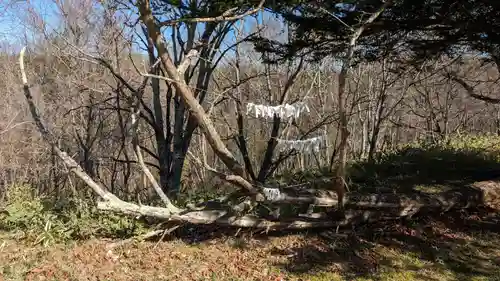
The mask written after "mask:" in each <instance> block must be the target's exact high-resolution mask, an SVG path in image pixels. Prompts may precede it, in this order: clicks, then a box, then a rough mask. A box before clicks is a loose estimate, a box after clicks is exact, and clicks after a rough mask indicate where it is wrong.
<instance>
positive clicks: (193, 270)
mask: <svg viewBox="0 0 500 281" xmlns="http://www.w3.org/2000/svg"><path fill="white" fill-rule="evenodd" d="M493 216H495V217H496V218H495V219H494V220H496V219H498V217H497V215H493ZM492 219H493V218H492V214H489V213H487V212H486V211H479V212H478V211H476V212H474V213H467V214H466V213H464V212H463V211H462V212H459V213H454V214H447V215H446V217H442V218H438V219H436V218H433V219H432V220H431V219H430V218H420V219H418V220H417V221H412V222H411V223H410V222H408V223H404V222H397V223H392V224H387V223H385V224H383V225H381V224H379V225H365V226H362V227H360V228H359V229H357V228H354V232H352V231H349V233H350V234H348V235H343V236H342V235H337V234H335V231H329V232H315V233H312V232H309V233H288V234H286V235H283V234H281V235H273V234H268V235H260V234H254V235H251V234H250V233H248V232H240V233H239V234H238V236H235V235H234V234H235V231H233V230H232V231H231V232H229V231H227V230H226V231H223V230H219V231H217V230H215V231H214V229H205V230H206V231H205V234H203V229H201V230H200V229H197V230H196V231H194V232H190V229H189V227H185V228H184V229H183V230H180V232H181V233H177V235H176V236H177V238H176V237H170V238H168V239H166V240H164V241H161V242H158V239H159V238H154V239H151V240H149V241H142V242H138V241H135V242H130V243H127V244H124V245H122V246H117V247H115V248H113V249H112V250H108V248H107V246H108V245H110V244H111V243H113V242H114V241H112V240H106V239H89V240H82V241H72V242H70V243H66V244H55V245H50V246H48V247H44V246H41V245H38V246H33V245H32V244H31V245H30V244H28V243H24V242H19V240H15V239H13V237H12V233H8V232H3V233H0V280H2V281H3V280H5V281H7V280H12V281H17V280H54V281H55V280H75V281H76V280H120V281H127V280H134V281H137V280H148V281H149V280H304V281H305V280H311V281H312V280H325V281H326V280H436V281H437V280H439V281H441V280H500V232H499V231H498V229H499V228H500V227H499V226H498V224H494V225H493V224H492V223H491V222H490V223H489V222H488V221H491V220H492ZM191 231H192V230H191ZM343 232H344V233H346V232H345V231H343ZM190 233H196V234H190ZM179 237H182V238H179Z"/></svg>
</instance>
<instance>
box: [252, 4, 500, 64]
mask: <svg viewBox="0 0 500 281" xmlns="http://www.w3.org/2000/svg"><path fill="white" fill-rule="evenodd" d="M275 2H276V1H275ZM383 2H384V1H380V0H360V1H355V0H354V1H278V2H277V3H269V5H268V7H269V10H270V11H272V12H273V13H275V14H277V15H280V16H281V17H283V18H284V19H285V21H286V22H287V23H288V24H289V25H290V26H291V27H292V28H291V30H292V31H291V34H290V36H291V40H290V42H288V43H281V42H278V41H276V40H273V39H270V38H264V37H253V38H252V41H253V42H254V44H255V46H256V49H257V50H258V51H260V52H263V53H267V54H272V56H271V55H270V56H268V61H269V62H279V61H282V60H286V59H290V58H293V57H296V56H304V55H309V56H308V57H309V59H311V60H320V59H322V58H323V57H325V56H330V55H333V56H338V55H341V53H342V52H343V51H344V50H345V49H346V46H347V44H348V41H349V38H350V36H351V34H352V33H353V29H355V28H357V27H359V26H360V25H361V24H363V22H364V21H365V20H366V19H367V18H368V17H369V16H370V14H371V13H374V12H375V11H376V10H377V9H379V8H380V7H381V6H382V4H383ZM357 45H358V48H357V49H356V56H355V57H356V58H358V59H363V60H377V59H380V58H382V57H388V56H389V57H394V58H399V59H403V60H411V61H412V62H421V61H424V60H426V59H429V58H432V57H436V56H440V55H443V54H444V55H456V54H459V53H462V54H463V53H465V52H467V53H476V54H477V53H480V54H485V55H486V56H484V57H485V58H490V59H493V60H494V61H495V62H498V63H497V64H499V63H500V47H499V46H500V2H499V1H494V0H467V1H458V0H423V1H410V0H395V1H392V3H391V5H390V6H389V7H387V8H386V9H385V10H384V12H383V13H382V14H381V15H380V16H379V17H378V18H377V19H376V20H375V21H374V22H373V23H371V24H369V25H367V26H366V28H365V30H364V32H363V34H362V35H361V37H360V38H359V40H358V44H357Z"/></svg>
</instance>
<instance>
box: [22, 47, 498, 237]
mask: <svg viewBox="0 0 500 281" xmlns="http://www.w3.org/2000/svg"><path fill="white" fill-rule="evenodd" d="M24 50H25V49H24V48H23V50H22V51H21V54H20V58H19V60H20V69H21V75H22V82H23V91H24V94H25V97H26V100H27V102H28V106H29V108H30V112H31V114H32V117H33V119H34V120H35V123H36V125H37V128H38V130H39V131H40V133H41V134H42V137H43V138H44V140H45V141H46V142H47V143H48V144H49V145H50V146H51V147H52V148H53V149H54V151H55V152H56V154H57V155H58V157H59V158H60V159H61V160H62V161H63V162H64V163H65V164H66V165H67V166H68V168H69V170H70V171H71V172H73V173H75V174H76V175H77V176H78V177H80V178H81V179H82V180H83V181H84V182H85V183H86V184H87V185H88V186H89V187H90V188H91V189H92V190H93V191H94V192H95V193H96V194H98V195H99V196H100V197H101V199H102V201H100V202H98V203H97V208H98V209H99V210H102V211H112V212H117V213H122V214H128V215H134V216H148V217H154V218H158V219H161V220H165V221H173V222H179V223H184V222H188V223H194V224H220V225H226V226H233V227H245V228H260V229H267V230H280V229H281V230H282V229H289V230H293V229H307V228H319V227H320V228H325V227H334V226H343V225H349V224H356V223H363V222H370V221H376V220H386V219H398V218H402V217H408V216H412V215H415V214H417V213H423V212H435V211H437V212H444V211H448V210H450V209H453V208H455V209H456V208H470V207H476V206H477V207H479V206H486V207H489V208H493V209H496V210H500V188H499V187H500V184H499V183H498V182H493V181H491V182H479V183H475V184H473V185H471V186H464V187H462V188H458V189H453V190H451V191H446V192H442V193H438V194H424V193H417V192H415V193H412V194H409V195H408V194H399V195H398V194H394V193H382V194H362V193H354V192H352V193H348V194H347V195H346V196H345V203H346V205H345V212H344V216H343V218H342V219H338V218H336V217H335V216H333V215H332V214H329V213H328V212H325V213H318V214H309V215H308V216H302V217H300V216H299V215H297V216H298V217H299V218H298V219H297V218H281V219H280V220H278V221H272V220H267V219H262V218H259V217H258V216H255V215H251V214H243V215H238V214H235V213H237V212H235V211H234V208H232V207H231V206H226V207H225V206H220V207H221V208H220V209H208V207H207V208H205V209H201V210H195V211H191V210H182V209H179V208H177V207H175V206H173V204H172V203H171V202H170V200H164V201H165V202H166V203H167V207H153V206H143V205H137V204H134V203H130V202H125V201H122V200H120V199H119V198H118V197H116V196H115V195H114V194H112V193H110V192H109V191H107V190H106V189H105V188H103V187H101V186H100V185H99V184H98V183H97V182H95V181H94V180H93V179H92V178H91V177H90V176H89V175H88V174H86V173H85V171H84V170H83V169H82V168H81V167H80V165H79V164H78V163H77V162H76V161H74V159H73V158H71V157H70V156H69V155H68V154H67V153H65V152H64V151H62V150H61V149H60V148H59V147H58V144H57V141H56V139H55V138H54V137H53V136H52V134H51V133H50V132H49V130H48V129H47V127H46V126H45V125H44V123H43V122H42V119H41V116H40V114H39V112H38V109H37V108H36V106H35V104H34V102H33V97H32V95H31V93H30V89H29V85H28V81H27V78H26V73H25V71H24V64H23V55H24ZM253 191H254V192H251V193H252V194H255V192H256V189H255V190H253ZM167 199H168V198H167ZM268 199H269V198H268ZM337 201H338V200H337V198H336V194H335V193H334V192H332V191H329V190H321V189H317V190H314V189H305V190H299V191H293V190H286V191H280V196H278V197H277V199H275V200H266V201H265V203H271V204H277V205H279V204H312V205H316V206H321V207H327V208H328V207H333V206H336V205H337V203H338V202H337ZM208 205H209V204H207V206H208ZM247 205H249V206H248V208H249V209H248V210H247V209H245V208H246V207H245V206H247ZM250 205H251V204H243V206H242V207H241V208H240V209H243V210H244V211H251V209H252V206H250Z"/></svg>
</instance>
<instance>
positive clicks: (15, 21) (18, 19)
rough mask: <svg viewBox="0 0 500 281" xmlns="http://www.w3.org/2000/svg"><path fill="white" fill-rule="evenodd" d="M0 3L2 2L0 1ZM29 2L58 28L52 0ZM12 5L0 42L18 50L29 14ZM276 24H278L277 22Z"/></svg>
mask: <svg viewBox="0 0 500 281" xmlns="http://www.w3.org/2000/svg"><path fill="white" fill-rule="evenodd" d="M0 2H2V1H1V0H0ZM29 2H30V6H31V7H33V9H34V10H35V13H36V14H38V15H40V16H41V17H42V19H43V21H44V22H45V23H46V24H47V26H46V29H47V30H53V29H55V28H57V27H58V25H59V23H58V22H57V20H58V17H57V16H55V15H56V14H57V13H58V12H57V10H58V8H57V7H56V5H55V4H54V2H53V1H52V0H31V1H29ZM14 5H15V6H14ZM14 5H10V6H6V4H0V42H1V43H3V44H5V43H7V45H8V46H9V47H10V48H13V49H15V50H19V49H20V48H21V46H22V45H24V44H25V42H26V39H28V40H30V39H33V32H32V31H31V29H30V27H29V26H27V25H26V24H25V21H26V20H27V19H28V16H29V13H28V12H26V10H27V5H26V3H25V2H21V3H16V4H14ZM270 18H272V15H271V14H269V13H267V12H263V13H260V15H259V22H262V20H265V21H269V19H270ZM277 22H278V23H279V21H277ZM254 25H255V19H252V18H247V20H245V23H244V27H245V29H246V31H247V32H249V31H250V30H251V28H252V27H253V26H254ZM199 29H201V28H199ZM234 41H235V37H234V34H230V35H228V36H227V39H226V42H224V44H223V45H225V46H228V45H230V44H232V43H233V42H234ZM223 47H224V46H223Z"/></svg>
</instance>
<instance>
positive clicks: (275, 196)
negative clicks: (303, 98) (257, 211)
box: [262, 187, 283, 201]
mask: <svg viewBox="0 0 500 281" xmlns="http://www.w3.org/2000/svg"><path fill="white" fill-rule="evenodd" d="M262 192H263V193H264V196H265V197H266V199H267V200H270V201H278V200H281V199H283V198H282V197H283V195H282V194H281V192H280V190H279V189H278V188H267V187H264V188H263V189H262Z"/></svg>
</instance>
